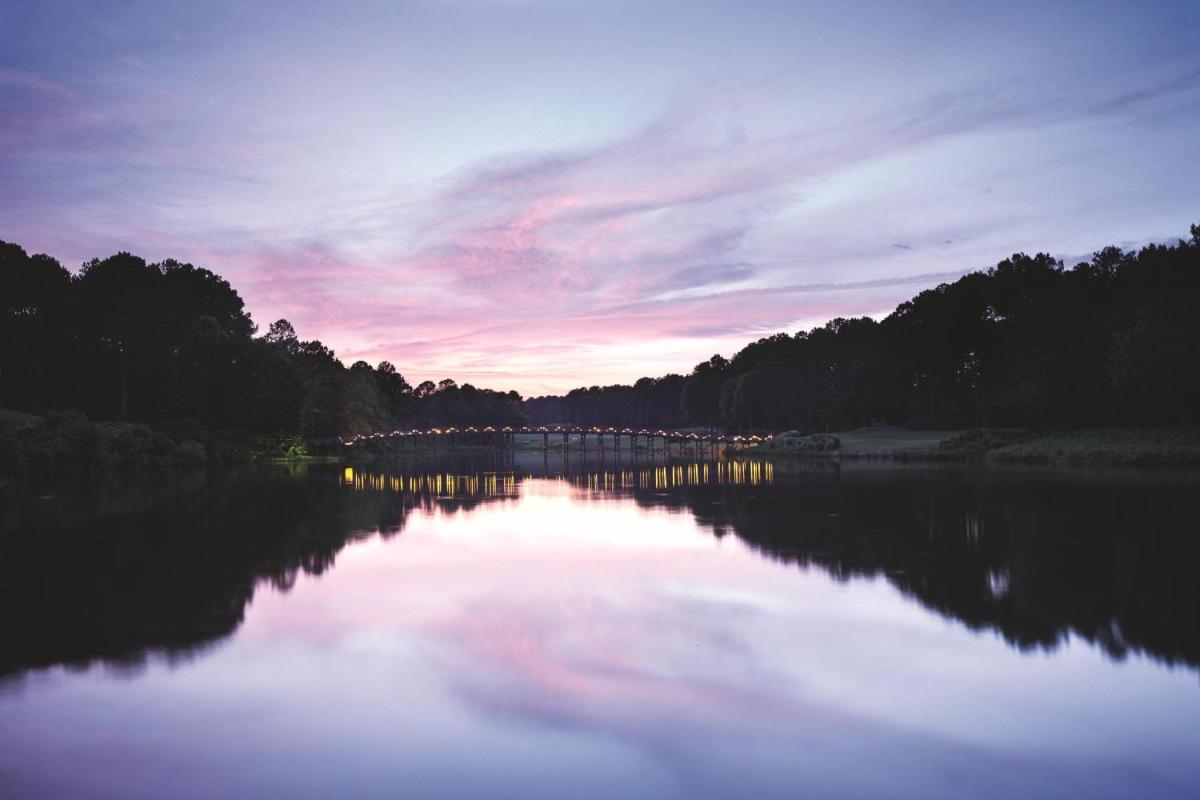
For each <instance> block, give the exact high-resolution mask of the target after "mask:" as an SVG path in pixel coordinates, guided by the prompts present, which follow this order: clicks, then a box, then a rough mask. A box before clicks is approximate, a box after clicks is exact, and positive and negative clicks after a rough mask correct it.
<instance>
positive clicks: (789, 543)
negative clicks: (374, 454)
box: [0, 461, 1200, 675]
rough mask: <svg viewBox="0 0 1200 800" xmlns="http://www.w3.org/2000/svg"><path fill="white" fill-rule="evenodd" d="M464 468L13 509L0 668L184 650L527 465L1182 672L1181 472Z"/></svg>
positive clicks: (759, 465)
mask: <svg viewBox="0 0 1200 800" xmlns="http://www.w3.org/2000/svg"><path fill="white" fill-rule="evenodd" d="M464 466H466V467H477V465H463V464H457V465H454V464H451V465H447V464H444V463H436V464H422V463H412V464H405V465H393V466H391V467H389V468H379V467H367V468H359V467H353V466H347V467H345V468H342V469H339V470H337V471H331V470H327V469H314V470H311V471H307V472H305V473H303V474H286V473H284V474H281V473H279V472H276V471H255V472H246V473H239V474H235V475H225V476H208V477H207V478H206V479H203V480H200V481H199V482H196V481H195V480H194V479H193V482H192V483H190V484H187V485H185V486H184V487H183V488H180V487H178V486H175V485H171V487H170V490H169V491H164V492H162V493H159V494H155V493H153V492H146V493H144V494H143V495H142V496H141V498H140V500H141V501H140V502H130V501H129V499H128V498H124V499H122V500H121V501H120V502H118V503H116V504H115V507H114V508H108V507H106V506H105V505H104V504H103V503H97V502H93V503H91V504H88V505H86V506H85V508H84V509H83V510H80V511H77V512H76V514H75V515H73V516H72V515H68V516H67V517H66V518H64V517H62V516H60V515H61V513H62V512H61V509H57V510H55V511H52V512H50V513H49V514H48V515H47V514H46V513H43V514H42V515H40V516H39V515H38V514H31V513H30V512H29V509H28V508H27V509H26V513H25V515H24V517H22V518H20V522H21V523H22V524H21V525H20V526H19V527H15V526H10V530H8V532H7V533H6V534H5V535H4V537H3V539H2V540H0V631H3V635H4V641H5V647H4V648H3V649H2V652H0V673H3V674H9V675H12V674H15V673H19V672H21V671H22V670H24V669H28V668H30V667H40V666H47V665H52V664H56V663H62V664H70V665H75V666H81V665H86V664H87V663H88V662H89V661H91V660H93V659H100V660H104V661H107V662H110V663H112V664H114V665H120V666H121V668H122V669H129V668H131V667H132V666H134V665H136V664H137V663H138V662H139V661H140V660H141V659H142V658H143V657H144V655H145V652H146V651H158V652H162V653H164V654H166V655H167V656H168V657H169V658H171V659H175V660H179V659H182V658H186V657H187V656H188V655H189V654H190V653H193V652H194V651H195V650H196V649H197V648H198V647H203V646H204V645H206V644H207V643H210V642H212V641H214V640H219V639H221V638H222V637H225V636H228V635H229V634H230V633H232V632H233V631H234V630H235V629H236V628H237V626H238V625H239V624H240V623H241V621H242V619H243V617H244V613H245V607H246V605H247V604H248V603H249V602H250V600H251V598H252V597H253V596H254V592H255V587H256V586H257V585H258V584H260V583H266V584H269V585H270V586H272V587H275V588H277V589H280V590H284V591H286V590H287V589H289V588H290V587H291V586H292V585H293V584H294V582H295V580H296V578H297V576H298V575H301V574H309V575H320V574H322V573H324V572H325V571H326V570H328V569H329V568H330V567H331V566H332V565H333V563H334V560H335V558H336V557H337V555H338V553H339V552H340V551H341V550H342V549H343V548H344V547H345V546H346V545H347V543H348V542H352V541H356V540H360V539H362V538H364V537H367V536H371V535H374V534H375V533H378V534H379V535H381V536H382V537H385V538H387V537H391V536H393V535H395V534H397V533H399V532H400V531H401V530H402V529H403V528H404V526H405V523H406V520H407V519H408V516H409V515H410V514H411V513H412V512H413V511H414V510H422V511H424V512H428V511H430V510H432V509H435V508H439V509H444V510H467V509H470V508H473V507H475V506H476V505H478V504H479V503H488V502H494V501H501V500H505V499H510V500H511V499H512V498H515V497H517V496H518V494H519V491H520V486H521V484H522V483H523V482H525V481H528V480H534V479H537V480H551V481H556V482H560V483H562V484H563V485H565V486H570V487H574V488H576V489H578V490H582V491H584V492H587V493H593V494H595V493H598V494H603V495H611V496H615V497H630V498H633V499H634V500H635V501H636V503H637V504H638V505H639V506H641V507H644V508H666V509H671V510H675V511H680V512H686V513H687V514H689V515H691V516H692V517H693V518H694V519H695V520H697V522H698V523H699V524H700V525H701V526H702V527H703V528H704V529H707V530H709V531H711V532H712V534H714V535H716V536H718V537H723V536H727V535H730V534H732V535H735V536H736V537H738V538H739V539H741V540H743V541H745V542H746V543H748V544H749V545H750V546H751V547H752V548H754V549H755V550H756V551H758V552H759V553H761V554H762V555H763V556H766V557H768V558H771V559H774V560H777V561H780V562H784V563H793V564H797V565H800V566H804V567H819V568H820V569H822V570H824V571H826V572H827V573H828V574H830V575H831V576H833V577H834V578H835V579H837V580H841V581H845V580H848V579H850V578H852V577H855V576H863V577H871V576H881V577H884V578H886V580H887V581H889V582H890V583H892V584H893V585H894V586H896V587H897V588H899V589H900V590H901V591H902V592H903V593H904V594H905V595H907V596H909V597H911V598H913V599H915V600H917V601H919V602H920V603H921V604H922V605H923V606H924V607H926V608H928V609H931V610H933V611H936V612H937V613H939V614H941V615H944V616H946V617H948V618H950V619H953V620H955V621H957V622H960V623H962V624H965V625H967V626H968V627H970V628H972V629H991V630H996V631H999V632H1000V633H1001V634H1002V635H1003V636H1004V638H1005V639H1006V640H1007V641H1008V642H1009V643H1010V644H1012V645H1013V646H1016V647H1018V648H1022V649H1026V648H1042V649H1053V648H1055V647H1057V646H1059V645H1060V644H1061V643H1063V642H1064V641H1066V639H1067V637H1068V636H1070V635H1077V636H1080V637H1082V638H1084V639H1086V640H1088V641H1089V642H1093V643H1095V644H1096V645H1098V646H1100V647H1101V648H1103V649H1104V651H1105V652H1106V653H1107V654H1108V655H1110V656H1111V657H1113V658H1122V657H1124V656H1125V655H1127V654H1128V653H1130V652H1139V653H1145V654H1147V655H1149V656H1151V657H1153V658H1155V659H1158V660H1161V661H1163V662H1166V663H1169V664H1182V665H1187V666H1188V667H1192V668H1196V667H1198V666H1200V583H1198V582H1197V581H1195V579H1194V576H1193V574H1192V572H1193V567H1194V565H1195V564H1196V563H1198V561H1200V559H1198V557H1200V540H1198V539H1197V537H1196V536H1195V535H1194V521H1195V520H1196V519H1197V518H1198V516H1200V494H1198V493H1197V492H1196V491H1195V488H1196V484H1195V482H1194V480H1193V479H1192V478H1190V477H1179V476H1153V475H1149V476H1147V475H1135V476H1130V475H1114V474H1101V475H1098V476H1097V475H1092V476H1088V475H1081V474H1073V475H1068V474H1062V473H1053V472H1037V471H1033V472H1031V471H1014V472H994V471H993V472H964V471H961V470H930V469H905V470H897V469H892V468H878V467H864V468H853V469H847V468H842V469H828V468H818V469H812V468H803V467H799V466H795V465H792V466H790V467H786V468H785V467H776V466H775V465H773V464H771V463H769V462H767V463H764V462H757V461H709V462H698V463H674V464H650V465H646V464H633V465H622V464H617V465H614V464H612V463H609V464H588V463H586V462H584V463H576V464H575V465H573V466H572V465H570V464H561V463H559V464H554V465H551V464H549V463H542V464H538V463H537V462H531V463H530V464H519V463H517V464H514V463H511V462H508V463H500V464H485V465H484V466H486V467H489V468H491V469H489V470H488V471H482V470H480V471H476V472H471V473H468V472H465V471H463V467H464ZM500 469H503V470H504V471H499V470H500ZM779 469H784V473H782V474H779V473H778V472H777V470H779ZM347 490H349V491H347ZM31 502H32V501H31ZM35 505H36V504H35Z"/></svg>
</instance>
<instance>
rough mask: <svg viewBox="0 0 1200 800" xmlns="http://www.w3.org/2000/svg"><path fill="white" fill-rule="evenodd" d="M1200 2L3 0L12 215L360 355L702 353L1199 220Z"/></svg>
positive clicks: (509, 357)
mask: <svg viewBox="0 0 1200 800" xmlns="http://www.w3.org/2000/svg"><path fill="white" fill-rule="evenodd" d="M1198 37H1200V3H1195V2H1190V0H1189V1H1188V2H1177V3H1168V2H1159V3H1156V2H1138V3H1134V2H1129V3H1103V2H1080V3H1050V2H1038V3H1030V4H1022V3H1003V4H994V3H987V4H984V3H961V2H948V3H934V2H928V3H922V2H911V3H909V2H905V3H865V2H863V3H858V2H848V3H803V2H786V3H775V2H747V1H745V0H743V2H730V3H707V2H679V3H675V2H664V3H656V2H622V1H621V0H613V2H603V3H601V2H583V1H582V0H556V1H554V2H537V1H536V0H529V1H528V2H526V1H525V0H495V1H494V2H483V1H482V0H452V1H451V2H407V3H406V2H379V3H351V2H347V3H336V4H334V3H305V2H299V1H297V0H293V1H292V2H268V1H265V0H264V1H262V2H254V3H244V2H235V3H221V2H205V3H194V4H191V3H181V2H174V3H173V2H163V1H158V2H136V1H135V2H103V3H97V2H93V1H92V0H86V1H85V2H54V1H53V0H38V1H37V2H33V1H30V2H26V1H25V0H0V239H3V240H5V241H11V242H16V243H18V244H20V245H22V246H23V247H25V248H26V249H27V250H29V251H31V252H45V253H48V254H50V255H52V256H54V257H56V258H58V259H59V260H60V261H62V262H63V263H64V264H65V265H66V266H68V267H69V268H70V269H72V270H75V269H78V267H79V265H80V264H82V263H83V262H84V261H86V260H88V259H90V258H93V257H103V256H106V255H110V254H112V253H115V252H118V251H122V250H128V251H130V252H134V253H137V254H138V255H141V256H143V257H145V258H146V259H147V260H150V261H159V260H162V259H165V258H176V259H179V260H182V261H190V262H192V263H194V264H197V265H199V266H205V267H208V268H210V269H213V270H214V271H216V272H218V273H220V274H221V275H222V276H224V277H225V278H227V279H228V280H229V281H230V283H231V284H232V285H233V286H234V288H236V289H237V290H238V291H239V292H240V294H241V295H242V297H243V298H244V299H245V301H246V304H247V308H248V309H249V311H250V312H251V314H252V315H253V316H254V319H255V321H256V322H257V323H258V324H259V326H260V327H261V328H262V329H263V330H265V329H266V326H267V324H268V323H270V322H271V321H273V320H275V319H279V318H286V319H288V320H290V321H291V322H292V323H293V325H294V326H295V327H296V329H297V331H298V333H299V334H300V336H301V338H305V339H309V338H317V339H320V340H321V341H323V342H325V343H326V344H327V345H329V346H330V347H332V348H333V349H334V350H335V351H336V352H337V354H338V356H339V357H340V358H341V359H342V360H343V361H345V362H346V363H350V362H352V361H355V360H358V359H364V360H367V361H369V362H371V363H377V362H379V361H381V360H385V359H386V360H389V361H391V362H393V363H394V364H395V365H396V366H397V368H398V369H399V370H400V372H401V373H402V374H404V375H405V376H406V377H407V378H408V379H409V380H410V382H412V383H414V384H415V383H417V382H419V381H421V380H425V379H431V380H434V381H437V380H440V379H442V378H446V377H452V378H454V379H456V380H457V381H458V382H459V383H464V382H471V383H474V384H475V385H478V386H486V387H489V388H495V389H504V390H507V389H516V390H518V391H519V392H521V393H522V394H524V395H526V396H532V395H539V394H544V393H547V392H557V391H563V390H566V389H570V388H572V387H574V386H579V385H585V386H586V385H594V384H609V383H616V382H625V383H627V382H632V381H634V380H636V379H637V378H639V377H641V376H644V375H651V376H654V375H661V374H665V373H667V372H687V371H689V370H690V369H691V367H692V366H693V365H695V364H696V363H698V362H699V361H702V360H705V359H707V358H708V357H709V356H711V355H712V354H714V353H722V354H725V355H727V356H728V355H732V354H733V353H734V352H736V351H737V350H738V349H740V348H741V347H742V346H744V345H745V344H746V343H748V342H750V341H752V340H754V339H756V338H759V337H760V336H763V335H768V334H771V333H776V332H779V331H786V332H789V333H792V332H795V331H797V330H801V329H805V328H809V327H812V326H815V325H820V324H823V323H824V322H826V321H827V320H829V319H831V318H833V317H837V316H861V315H871V316H875V317H882V316H884V315H886V314H887V313H888V312H889V311H890V310H891V309H893V308H894V307H895V306H896V305H897V304H898V303H899V302H902V301H903V300H905V299H907V298H908V297H910V296H912V295H913V294H915V293H917V292H919V291H920V290H922V289H926V288H930V287H932V286H935V285H937V284H938V283H941V282H944V281H948V280H953V279H954V278H955V277H957V276H958V275H960V274H962V273H964V272H966V271H969V270H972V269H980V268H984V267H987V266H990V265H993V264H995V263H996V262H997V261H999V260H1001V259H1003V258H1005V257H1007V256H1008V255H1010V254H1012V253H1014V252H1039V251H1045V252H1050V253H1052V254H1054V255H1055V256H1058V257H1061V258H1063V259H1064V260H1066V261H1067V263H1068V264H1070V263H1074V261H1077V260H1080V259H1086V258H1088V257H1089V256H1090V254H1091V253H1092V252H1093V251H1095V250H1097V249H1099V248H1101V247H1103V246H1105V245H1108V244H1119V245H1122V246H1125V247H1136V246H1140V245H1142V244H1145V243H1147V242H1152V241H1173V240H1175V239H1177V238H1179V237H1182V236H1186V235H1187V232H1188V226H1189V225H1190V224H1193V223H1196V222H1200V47H1197V46H1196V42H1197V40H1198Z"/></svg>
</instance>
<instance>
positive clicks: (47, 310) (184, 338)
mask: <svg viewBox="0 0 1200 800" xmlns="http://www.w3.org/2000/svg"><path fill="white" fill-rule="evenodd" d="M0 408H9V409H17V410H20V411H30V412H37V413H41V412H46V411H53V410H72V411H78V412H82V413H84V414H87V415H88V416H89V417H91V418H93V419H99V420H105V419H116V420H129V421H135V422H144V423H149V424H151V425H153V426H155V427H156V428H160V429H165V430H173V429H178V428H180V427H183V428H188V427H192V428H194V427H198V426H202V427H203V428H205V429H208V430H217V431H237V432H241V433H245V434H251V435H253V434H293V435H299V436H304V437H309V438H321V437H330V436H336V435H341V434H351V433H366V432H371V431H380V430H393V429H395V428H397V427H400V426H416V425H428V424H440V425H470V424H474V423H479V424H514V423H521V422H524V416H523V414H522V411H521V398H520V396H519V395H517V393H516V392H508V393H504V392H495V391H491V390H488V389H477V388H475V387H474V386H471V385H470V384H463V385H462V386H459V385H457V384H456V383H455V382H454V381H453V380H443V381H441V382H440V383H438V384H436V385H435V384H434V383H432V382H430V381H425V382H424V383H421V384H419V385H417V386H415V387H414V386H410V385H409V383H408V381H406V380H405V379H404V377H403V376H402V375H401V374H400V373H399V372H397V371H396V368H395V367H394V366H392V365H391V364H390V363H388V362H387V361H384V362H381V363H380V364H379V365H378V366H374V367H373V366H371V365H370V364H367V363H366V362H363V361H357V362H355V363H354V364H351V365H350V366H349V367H346V366H345V365H343V364H342V362H340V361H339V360H338V359H337V358H336V356H335V355H334V353H333V351H331V350H330V349H329V348H328V347H326V346H325V345H323V344H321V342H319V341H305V340H302V339H300V338H299V337H298V336H297V334H296V331H295V330H294V329H293V328H292V326H291V324H290V323H288V322H287V321H286V320H279V321H277V322H274V323H272V324H271V325H270V326H269V327H268V329H267V330H266V332H262V333H260V332H259V331H258V329H257V327H256V326H255V324H254V322H253V321H252V320H251V318H250V315H249V314H248V313H247V312H246V310H245V307H244V304H243V302H242V298H241V297H240V296H238V293H237V292H236V291H235V290H234V289H233V288H232V287H231V286H230V285H229V283H227V282H226V281H225V280H223V279H222V278H221V277H220V276H218V275H216V274H214V273H213V272H210V271H209V270H207V269H202V268H199V267H194V266H192V265H191V264H182V263H179V262H177V261H164V262H162V263H160V264H147V263H146V262H145V261H144V260H143V259H141V258H138V257H137V256H133V255H130V254H129V253H119V254H117V255H114V256H111V257H109V258H106V259H103V260H93V261H89V262H88V263H86V264H84V265H83V267H82V269H80V271H79V273H78V274H75V275H72V274H70V273H69V272H68V271H67V270H66V269H64V268H63V266H62V265H61V264H60V263H59V262H58V261H56V260H54V259H53V258H51V257H49V256H45V255H33V256H31V255H28V254H27V253H26V252H25V250H23V249H22V248H21V247H19V246H17V245H15V244H7V243H3V242H0Z"/></svg>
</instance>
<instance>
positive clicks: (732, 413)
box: [525, 226, 1200, 432]
mask: <svg viewBox="0 0 1200 800" xmlns="http://www.w3.org/2000/svg"><path fill="white" fill-rule="evenodd" d="M1198 308H1200V226H1192V228H1191V239H1190V240H1189V241H1180V242H1178V243H1177V244H1175V245H1151V246H1148V247H1145V248H1143V249H1142V250H1140V251H1138V252H1126V251H1124V250H1121V249H1120V248H1116V247H1108V248H1105V249H1104V250H1101V251H1100V252H1098V253H1096V254H1095V255H1094V256H1093V258H1092V259H1091V261H1088V262H1084V263H1080V264H1077V265H1075V266H1074V267H1071V268H1069V269H1068V268H1065V267H1064V266H1063V264H1062V262H1060V261H1057V260H1055V259H1053V258H1051V257H1050V256H1048V255H1046V254H1044V253H1043V254H1038V255H1036V256H1028V255H1024V254H1017V255H1014V256H1012V257H1011V258H1009V259H1006V260H1004V261H1002V262H1000V263H999V264H997V265H996V266H995V267H993V268H991V269H988V270H986V271H982V272H972V273H970V274H968V275H965V276H963V277H962V278H960V279H958V280H957V281H955V282H953V283H946V284H942V285H941V286H938V287H936V288H934V289H930V290H928V291H924V292H921V293H920V294H918V295H917V296H916V297H914V298H912V299H911V300H909V301H907V302H905V303H902V304H900V306H899V307H898V308H897V309H896V310H895V311H894V312H893V313H891V314H890V315H888V316H887V317H886V318H885V319H883V320H881V321H875V320H873V319H870V318H865V317H864V318H860V319H835V320H833V321H831V322H829V323H828V324H826V325H824V326H823V327H820V328H814V329H812V330H809V331H801V332H799V333H797V334H795V335H794V336H793V335H789V334H786V333H778V334H775V335H774V336H768V337H766V338H764V339H760V340H758V341H757V342H754V343H752V344H750V345H748V346H747V347H745V348H744V349H742V350H741V351H740V352H738V353H737V354H736V355H734V356H733V357H732V358H728V359H727V358H723V357H722V356H719V355H716V356H713V357H712V358H711V359H709V360H708V361H705V362H703V363H701V364H698V365H696V367H695V368H694V369H693V370H692V372H691V375H689V376H687V377H686V378H685V377H681V376H678V375H668V376H666V377H663V378H660V379H657V380H655V379H651V378H643V379H641V380H639V381H638V382H637V383H635V384H634V385H633V386H606V387H599V386H593V387H591V388H586V389H584V388H581V389H575V390H573V391H571V392H568V393H567V394H566V395H563V396H550V397H537V398H532V399H530V400H527V401H526V403H525V409H526V413H527V414H528V416H529V419H530V421H531V422H532V423H536V424H541V423H545V422H551V421H553V422H558V421H570V422H575V423H581V424H588V425H621V426H625V425H639V426H641V425H674V424H678V423H679V422H681V421H687V422H689V423H691V424H697V425H708V426H715V427H720V428H725V429H730V430H739V429H740V430H751V429H770V430H781V429H785V428H788V429H798V430H800V431H806V432H812V431H830V430H842V429H849V428H856V427H859V426H863V425H870V424H880V423H884V424H907V425H909V426H910V427H917V428H920V427H929V428H933V427H942V428H956V427H967V426H973V425H1020V426H1025V427H1030V428H1046V427H1067V428H1070V427H1084V426H1092V425H1114V424H1126V425H1128V424H1132V425H1157V424H1178V423H1194V422H1197V421H1200V313H1198V312H1197V309H1198Z"/></svg>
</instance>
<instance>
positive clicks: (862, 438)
mask: <svg viewBox="0 0 1200 800" xmlns="http://www.w3.org/2000/svg"><path fill="white" fill-rule="evenodd" d="M762 452H763V454H764V455H772V456H774V455H782V456H801V457H816V458H831V459H894V460H899V461H984V462H996V463H1026V464H1064V465H1070V464H1080V465H1084V464H1086V465H1105V464H1108V465H1121V466H1129V465H1145V466H1200V427H1173V428H1086V429H1082V430H1071V431H1040V432H1038V431H1027V430H1022V429H1018V428H971V429H969V430H964V431H908V430H903V429H870V428H863V429H859V430H855V431H848V432H844V433H839V434H814V435H812V436H800V435H798V434H796V433H795V432H794V431H788V432H785V433H784V434H781V435H780V436H777V437H776V440H775V443H774V444H773V446H770V447H764V448H763V450H762Z"/></svg>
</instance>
